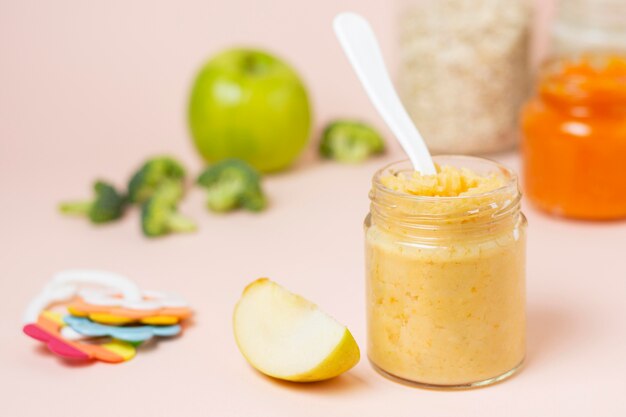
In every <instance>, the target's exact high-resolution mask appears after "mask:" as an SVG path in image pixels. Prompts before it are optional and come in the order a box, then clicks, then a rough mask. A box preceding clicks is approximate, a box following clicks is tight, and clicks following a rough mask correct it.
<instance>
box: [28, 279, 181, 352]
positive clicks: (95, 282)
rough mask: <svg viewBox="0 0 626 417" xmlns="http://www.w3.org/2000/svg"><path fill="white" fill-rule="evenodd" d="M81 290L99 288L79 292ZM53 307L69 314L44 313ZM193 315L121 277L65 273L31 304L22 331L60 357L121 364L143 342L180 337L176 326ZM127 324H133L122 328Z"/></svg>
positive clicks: (178, 301) (169, 297) (167, 297)
mask: <svg viewBox="0 0 626 417" xmlns="http://www.w3.org/2000/svg"><path fill="white" fill-rule="evenodd" d="M84 286H90V287H97V288H79V287H84ZM51 305H56V308H57V309H58V308H59V307H61V308H65V309H66V310H67V311H69V313H70V314H65V315H64V314H63V313H59V312H57V311H50V310H46V308H47V307H49V306H51ZM191 314H192V312H191V310H190V309H189V307H187V305H186V303H185V301H184V300H182V299H181V298H179V297H176V296H173V295H168V294H163V293H157V292H151V291H143V292H142V291H141V290H140V289H139V288H138V287H137V286H136V285H135V284H134V283H133V282H132V281H130V280H129V279H127V278H125V277H123V276H121V275H117V274H113V273H110V272H104V271H91V270H84V271H83V270H76V271H64V272H61V273H59V274H57V275H55V276H54V277H53V279H52V280H51V282H50V283H49V284H48V285H47V286H46V287H45V288H44V290H43V291H42V293H41V294H40V295H39V296H37V297H36V298H35V299H34V300H33V301H32V302H31V303H30V305H29V306H28V308H27V310H26V313H25V315H24V323H25V324H24V328H23V330H24V333H26V334H27V335H28V336H30V337H32V338H34V339H37V340H39V341H41V342H44V343H45V344H46V345H47V346H48V349H49V350H50V351H51V352H53V353H55V354H57V355H58V356H61V357H63V358H67V359H76V360H94V359H95V360H100V361H103V362H109V363H120V362H124V361H127V360H130V359H132V358H133V357H134V356H135V353H136V346H138V345H139V344H141V343H142V342H145V341H147V340H149V339H152V338H154V337H170V336H176V335H178V334H179V333H180V332H181V326H180V325H179V324H177V323H179V322H180V321H182V320H184V319H185V318H188V317H190V316H191ZM101 323H107V324H101ZM127 323H134V324H135V325H132V326H121V325H123V324H127ZM142 323H143V324H142Z"/></svg>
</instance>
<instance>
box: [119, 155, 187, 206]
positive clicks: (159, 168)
mask: <svg viewBox="0 0 626 417" xmlns="http://www.w3.org/2000/svg"><path fill="white" fill-rule="evenodd" d="M184 178H185V168H184V167H183V165H182V164H181V163H180V162H178V161H177V160H175V159H174V158H171V157H169V156H157V157H154V158H151V159H149V160H148V161H146V162H145V163H144V164H143V165H142V166H141V168H140V169H139V170H138V171H137V172H136V173H135V174H134V175H133V176H132V178H131V179H130V181H129V183H128V200H129V201H130V202H131V203H135V204H141V203H143V202H145V201H147V200H148V199H149V198H150V197H151V196H152V194H153V193H154V192H155V190H156V189H157V188H158V187H159V185H160V184H162V183H163V182H165V181H169V180H179V181H183V180H184Z"/></svg>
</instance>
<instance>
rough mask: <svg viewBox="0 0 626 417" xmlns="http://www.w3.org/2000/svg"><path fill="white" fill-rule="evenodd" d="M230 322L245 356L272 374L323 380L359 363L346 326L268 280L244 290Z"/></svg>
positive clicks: (307, 379) (262, 279) (261, 280)
mask: <svg viewBox="0 0 626 417" xmlns="http://www.w3.org/2000/svg"><path fill="white" fill-rule="evenodd" d="M233 326H234V330H235V339H236V341H237V345H238V346H239V350H240V351H241V353H242V354H243V356H244V357H245V358H246V359H247V361H248V362H249V363H250V364H251V365H252V366H253V367H255V368H256V369H257V370H259V371H260V372H262V373H264V374H266V375H269V376H272V377H274V378H279V379H285V380H288V381H296V382H312V381H321V380H324V379H329V378H333V377H335V376H337V375H339V374H341V373H343V372H345V371H347V370H348V369H350V368H352V367H353V366H354V365H356V364H357V362H359V357H360V353H359V347H358V346H357V344H356V341H355V340H354V337H352V334H351V333H350V331H349V330H348V329H347V328H346V327H345V326H343V325H341V324H340V323H338V322H337V321H336V320H335V319H333V318H332V317H330V316H329V315H328V314H326V313H324V312H323V311H321V310H320V309H319V308H318V307H317V306H316V305H315V304H313V303H312V302H310V301H308V300H306V299H304V298H303V297H301V296H299V295H296V294H293V293H291V292H289V291H287V290H286V289H284V288H283V287H281V286H280V285H278V284H276V283H275V282H272V281H270V280H269V279H267V278H261V279H258V280H256V281H254V282H252V283H251V284H249V285H248V286H247V287H246V288H245V290H244V291H243V294H242V296H241V299H240V300H239V302H238V303H237V305H236V306H235V313H234V317H233Z"/></svg>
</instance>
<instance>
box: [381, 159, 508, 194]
mask: <svg viewBox="0 0 626 417" xmlns="http://www.w3.org/2000/svg"><path fill="white" fill-rule="evenodd" d="M444 158H449V159H453V160H459V161H472V162H474V163H485V162H486V163H488V164H489V165H491V166H492V168H495V169H497V171H498V172H499V173H501V174H504V175H505V179H506V181H505V183H504V184H503V185H502V186H500V187H498V188H494V189H493V190H489V191H485V192H483V193H478V194H470V195H459V196H423V195H414V194H407V193H403V192H400V191H396V190H393V189H391V188H389V187H386V186H385V185H384V184H383V183H382V181H381V178H382V177H383V175H385V174H387V173H389V172H390V171H392V168H394V167H397V166H400V165H403V164H404V165H406V164H410V161H409V160H408V159H403V160H400V161H395V162H391V163H389V164H387V165H385V166H384V167H382V168H381V169H379V170H378V171H376V173H375V174H374V177H373V178H372V184H373V185H374V187H376V189H377V190H379V191H382V192H384V193H386V194H388V195H390V196H393V197H394V198H400V199H403V200H407V201H415V202H449V201H465V200H471V199H482V198H485V197H491V196H495V195H498V194H500V193H502V192H506V191H508V190H511V188H513V187H515V188H517V179H518V176H517V174H516V173H515V172H514V171H513V170H512V169H510V168H508V167H506V166H504V165H503V164H501V163H499V162H497V161H495V160H493V159H489V158H482V157H477V156H468V155H454V154H449V155H448V154H442V155H433V160H434V162H437V159H444ZM458 168H463V166H460V167H458ZM392 172H393V171H392ZM397 172H400V171H396V173H397Z"/></svg>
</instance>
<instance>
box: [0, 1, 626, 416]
mask: <svg viewBox="0 0 626 417" xmlns="http://www.w3.org/2000/svg"><path fill="white" fill-rule="evenodd" d="M393 4H394V3H393V2H385V1H382V0H378V1H375V0H367V1H365V0H360V1H359V0H352V1H348V0H342V1H308V2H303V1H293V0H292V1H289V0H275V1H269V0H266V1H255V2H253V1H243V0H229V1H219V2H218V1H213V0H210V1H206V0H205V1H180V2H173V1H155V0H152V1H147V0H144V1H128V0H109V1H84V0H72V1H69V0H55V1H39V2H35V1H32V0H22V1H12V2H9V1H7V0H0V48H1V49H0V146H1V148H0V190H1V194H0V195H1V196H2V197H1V199H2V200H1V203H2V215H1V216H0V231H1V232H0V236H1V237H0V284H1V286H0V289H1V290H2V296H3V300H2V302H1V303H0V334H2V335H3V336H2V343H1V344H0V392H2V394H1V396H0V415H1V416H7V417H13V416H35V415H44V414H45V415H50V416H56V415H65V416H67V415H78V413H79V412H81V413H82V412H83V411H84V412H85V413H88V414H90V415H108V416H115V415H122V414H125V415H136V416H140V415H146V416H147V415H153V416H173V415H179V416H196V415H198V416H200V415H203V416H207V415H211V416H220V417H227V416H252V415H254V416H269V415H274V416H279V415H280V416H283V415H301V416H313V415H359V416H367V415H371V416H382V415H407V416H408V415H423V416H429V417H434V416H450V415H463V416H478V415H481V416H487V415H494V416H496V415H509V416H525V417H526V416H535V415H546V416H552V415H565V416H588V415H592V413H593V414H594V415H600V416H618V415H620V416H623V415H626V402H625V401H624V391H625V389H626V382H625V381H626V380H625V379H624V375H625V373H626V365H625V363H626V362H625V360H624V353H625V352H626V331H625V330H626V326H625V325H624V317H625V316H626V303H625V302H624V296H625V295H626V260H625V252H624V249H625V247H626V224H625V223H624V222H614V223H595V224H593V223H585V222H572V221H565V220H560V219H554V218H550V217H547V216H545V215H543V214H540V213H538V212H535V211H534V210H533V209H532V207H529V206H528V205H526V206H525V212H526V214H527V216H528V218H529V223H530V228H529V242H528V257H529V258H528V317H529V341H528V362H527V367H526V369H525V370H524V371H523V372H522V373H521V374H520V375H519V376H517V377H515V378H513V379H512V380H510V381H508V382H506V383H503V384H500V385H497V386H494V387H491V388H487V389H481V390H474V391H466V392H436V391H425V390H418V389H412V388H408V387H405V386H402V385H398V384H395V383H393V382H390V381H388V380H386V379H384V378H382V377H380V376H379V375H377V374H376V373H375V372H374V371H373V370H372V369H371V368H370V366H369V364H368V363H367V360H366V359H363V360H362V361H361V363H360V364H359V365H358V366H357V367H356V368H355V369H353V370H352V371H350V372H349V373H347V374H345V375H343V376H342V377H340V378H337V379H335V380H331V381H328V382H325V383H318V384H313V385H292V384H287V383H281V382H277V381H274V380H270V379H268V378H265V377H263V376H262V375H260V374H258V373H256V372H255V371H253V370H252V369H251V368H250V367H249V366H248V365H247V364H246V362H245V361H244V360H243V358H242V357H241V355H240V354H239V352H238V350H237V348H236V346H235V343H234V340H233V337H232V331H231V323H230V317H231V312H232V308H233V306H234V304H235V302H236V300H237V299H238V297H239V295H240V292H241V290H242V289H243V287H244V285H245V284H247V283H248V282H249V281H251V280H253V279H255V278H257V277H259V276H269V277H271V278H273V279H275V280H276V281H278V282H280V283H282V284H284V285H285V286H287V287H288V288H289V289H291V290H293V291H296V292H299V293H301V294H305V295H306V296H307V297H308V298H310V299H312V300H314V301H316V302H317V303H318V304H319V305H320V306H321V307H322V308H323V309H325V310H326V311H328V312H330V313H332V315H333V316H335V317H336V318H337V319H339V320H340V321H342V322H344V323H345V324H347V325H348V327H349V328H350V329H351V330H352V332H353V334H354V335H355V337H356V339H357V341H358V342H359V344H360V345H361V346H362V347H364V346H365V317H364V305H363V298H364V297H363V294H364V288H363V255H362V236H361V233H362V230H361V221H362V218H363V217H364V215H365V213H366V212H367V209H368V199H367V192H368V188H369V181H370V178H371V175H372V173H373V172H374V170H375V169H376V168H378V167H379V166H381V165H383V164H385V163H387V162H388V161H392V160H397V159H399V158H401V157H402V155H401V154H400V152H398V151H397V149H396V148H395V146H393V145H392V152H391V153H390V154H388V155H387V156H385V157H383V158H378V159H375V160H372V161H370V162H368V163H366V164H364V165H360V166H342V165H338V164H333V163H329V162H319V161H317V160H316V159H315V158H314V155H313V153H312V152H311V151H309V153H308V155H306V156H305V157H304V158H303V159H302V160H301V162H300V163H299V164H298V166H297V167H296V168H295V169H294V170H292V171H291V172H289V173H285V174H281V175H276V176H272V177H269V178H267V179H266V181H265V187H266V189H267V192H268V194H269V196H270V198H271V201H272V207H271V209H270V210H268V211H267V212H265V213H263V214H261V215H251V214H247V213H236V214H232V215H227V216H215V215H211V214H209V213H207V212H206V211H205V210H204V204H203V200H204V197H203V195H202V192H201V191H200V190H193V191H192V192H191V193H190V196H189V197H188V199H187V200H186V201H185V202H184V204H183V206H182V210H183V211H184V212H185V213H187V214H189V215H190V216H192V217H194V218H195V219H197V221H198V223H199V226H200V231H199V232H198V233H197V234H195V235H190V236H173V237H168V238H164V239H160V240H153V241H148V240H146V239H144V238H143V237H142V236H141V234H140V231H139V226H138V213H137V212H132V213H130V214H129V215H128V216H127V217H126V218H125V219H124V220H123V221H121V222H119V223H116V224H114V225H111V226H107V227H102V228H95V227H92V226H90V225H89V224H88V223H87V222H85V221H80V220H73V219H67V218H62V217H61V216H59V215H58V214H57V213H56V212H55V205H56V203H57V202H58V201H59V200H62V199H65V198H71V197H81V196H86V195H87V194H88V192H89V186H90V183H91V181H92V179H94V178H96V177H101V176H102V177H106V178H108V179H111V180H113V181H115V182H117V183H118V184H120V185H121V184H123V183H124V182H125V181H126V180H127V177H128V175H129V174H130V172H131V171H132V170H133V169H134V168H135V167H136V166H137V165H138V164H139V163H140V162H141V161H142V160H143V159H144V158H145V157H146V156H148V155H151V154H155V153H160V152H172V153H174V154H176V155H179V156H180V157H181V158H182V159H183V160H184V161H185V162H186V163H187V164H188V166H189V167H190V169H191V170H192V171H196V172H197V171H198V170H199V169H200V168H201V166H202V164H201V162H200V160H199V159H198V158H197V157H196V155H195V153H194V151H193V149H192V147H191V145H190V141H189V137H188V134H187V130H186V124H185V117H184V109H185V104H186V99H187V93H188V88H189V84H190V81H191V78H192V76H193V74H194V72H195V71H196V69H197V68H198V66H199V65H200V64H201V63H202V62H203V61H204V60H205V59H206V58H207V57H208V56H210V55H211V54H212V53H214V52H216V51H217V50H219V49H220V48H222V47H226V46H230V45H232V44H253V45H259V46H262V47H265V48H268V49H270V50H273V51H274V52H276V53H278V54H280V55H281V56H283V57H285V58H287V59H288V60H289V61H290V62H291V63H292V64H293V65H294V66H295V67H296V68H297V69H298V70H299V71H300V72H301V73H302V75H303V77H304V78H305V79H306V81H307V84H308V85H309V89H310V91H311V93H312V96H313V99H314V102H315V110H316V119H317V122H318V127H319V126H320V125H322V124H323V122H324V121H326V120H328V119H329V118H330V117H337V116H356V117H361V118H364V119H367V120H370V121H372V122H373V123H376V124H377V125H379V126H381V121H380V119H379V118H378V117H377V116H376V114H375V112H374V111H373V109H372V107H371V105H370V104H369V102H368V101H367V98H366V97H365V95H364V93H363V92H362V90H361V88H360V86H359V85H358V83H357V81H356V78H355V77H354V75H353V74H352V72H351V69H350V68H349V66H348V64H347V61H346V60H345V58H344V57H343V56H342V53H341V51H340V49H339V47H338V45H337V42H336V41H335V39H334V37H333V34H332V32H331V29H330V21H331V18H332V16H333V15H334V14H335V13H336V12H338V11H342V10H346V9H351V10H355V11H358V12H361V13H363V14H364V15H366V16H367V17H368V18H370V19H371V20H372V23H373V25H374V26H375V29H376V30H377V32H378V34H379V36H380V38H381V43H382V46H383V48H384V50H385V55H386V57H387V59H388V60H389V62H390V67H392V69H393V67H394V65H393V62H394V60H393V57H394V54H395V48H394V42H393V13H394V10H393V7H391V6H390V5H393ZM549 6H550V4H549V2H546V3H545V4H543V5H542V13H541V15H542V16H543V17H545V16H546V15H547V11H548V10H549ZM540 27H541V25H540ZM539 43H541V42H539ZM381 127H382V126H381ZM496 158H498V159H500V160H501V161H503V162H504V163H506V164H508V165H510V166H512V167H514V168H516V169H517V168H518V167H519V161H518V157H517V156H516V155H515V154H513V153H510V154H505V155H498V156H496ZM70 267H94V268H104V269H109V270H113V271H117V272H120V273H124V274H127V275H128V276H130V277H133V278H135V279H136V280H137V281H138V282H139V283H140V284H141V285H142V286H144V287H146V288H153V289H161V290H170V291H176V292H179V293H181V294H182V295H184V296H185V297H187V298H188V299H189V301H190V302H191V304H192V305H193V306H194V308H195V309H196V311H197V315H196V319H195V324H194V326H193V327H192V328H190V329H189V331H188V332H187V333H186V334H185V335H184V337H182V338H180V339H178V340H176V341H172V342H161V343H160V344H159V345H158V347H156V348H155V349H151V350H149V351H146V352H141V354H140V355H139V356H138V357H137V358H135V359H134V360H133V361H131V362H129V363H127V364H123V365H119V366H111V365H105V364H93V365H86V366H69V365H66V364H64V363H63V362H61V361H59V360H57V359H56V358H54V357H52V356H51V355H49V354H48V353H47V352H46V351H45V349H43V348H41V347H40V346H38V344H37V343H36V342H35V341H33V340H30V339H28V338H27V337H25V336H23V335H22V334H21V330H20V327H21V324H20V317H21V314H22V311H23V309H24V307H25V306H26V304H27V303H28V301H29V300H30V299H31V297H33V296H34V295H35V294H36V293H37V292H38V291H39V290H40V289H41V288H42V286H43V285H44V283H45V282H46V281H47V279H48V278H49V277H50V275H51V274H52V273H54V272H55V271H58V270H61V269H65V268H70ZM363 356H365V352H363Z"/></svg>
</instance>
